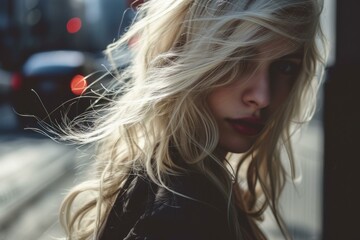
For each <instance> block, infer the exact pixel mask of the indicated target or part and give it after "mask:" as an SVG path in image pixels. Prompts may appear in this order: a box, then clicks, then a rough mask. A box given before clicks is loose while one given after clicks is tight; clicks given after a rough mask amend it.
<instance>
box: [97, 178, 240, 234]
mask: <svg viewBox="0 0 360 240" xmlns="http://www.w3.org/2000/svg"><path fill="white" fill-rule="evenodd" d="M124 189H126V190H124V191H122V192H120V193H119V195H118V197H117V199H116V202H115V204H114V206H113V208H112V210H111V212H110V214H109V216H108V219H107V222H106V225H105V228H104V230H103V233H102V236H101V238H100V239H101V240H120V239H126V240H195V239H196V240H212V239H213V240H228V239H229V240H230V239H231V240H232V239H234V237H232V236H231V230H230V228H229V225H228V220H227V214H226V213H227V204H226V201H225V200H224V199H223V198H222V195H221V194H220V192H219V190H218V189H216V188H215V187H214V186H213V185H212V184H211V183H210V181H209V180H208V179H207V178H206V177H204V176H201V175H200V174H189V175H186V176H177V177H172V179H171V189H173V190H174V191H176V192H178V193H181V194H183V195H186V196H189V197H192V198H194V199H196V200H193V199H189V198H187V197H184V196H180V195H178V194H175V193H173V192H171V191H169V190H167V189H165V188H163V187H159V186H157V185H156V184H154V183H153V182H151V181H150V180H149V179H148V178H145V177H141V176H130V177H129V178H128V180H127V182H126V184H125V187H124Z"/></svg>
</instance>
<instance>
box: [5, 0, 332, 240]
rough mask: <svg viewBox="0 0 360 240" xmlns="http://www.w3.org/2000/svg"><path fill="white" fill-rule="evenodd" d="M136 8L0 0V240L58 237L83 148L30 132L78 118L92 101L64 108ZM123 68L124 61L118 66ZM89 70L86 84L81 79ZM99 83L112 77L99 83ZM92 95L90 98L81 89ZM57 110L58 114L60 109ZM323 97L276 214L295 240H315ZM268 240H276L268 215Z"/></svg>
mask: <svg viewBox="0 0 360 240" xmlns="http://www.w3.org/2000/svg"><path fill="white" fill-rule="evenodd" d="M139 3H141V1H133V0H0V240H22V239H27V240H39V239H40V240H45V239H51V237H61V236H62V231H61V228H60V227H59V223H58V208H59V205H60V202H61V200H62V199H63V197H64V195H65V193H66V192H67V190H68V189H69V188H70V187H71V186H73V185H74V184H75V183H77V182H79V181H81V179H82V178H83V176H84V174H85V172H86V168H87V166H88V165H89V164H90V162H91V159H90V158H89V155H90V154H91V152H89V151H88V150H87V149H83V150H79V149H75V147H73V146H67V145H64V144H61V143H57V142H55V141H53V140H51V139H50V138H48V137H45V136H43V135H40V134H38V133H36V132H34V131H31V130H27V129H28V128H33V127H37V120H36V119H35V118H33V117H31V116H33V115H35V116H38V117H39V118H40V120H42V121H43V122H45V123H46V122H49V121H53V122H56V121H60V120H61V119H62V117H63V113H64V112H66V113H68V115H69V116H70V118H72V117H75V116H77V115H78V114H81V113H82V112H83V111H84V110H85V109H86V108H87V107H88V106H89V105H90V104H91V103H92V102H91V101H92V100H91V98H84V99H81V100H80V101H72V100H71V99H73V98H74V97H76V96H79V95H81V94H83V93H84V89H85V88H86V87H87V86H88V85H91V86H92V87H91V88H94V89H93V90H95V91H96V89H97V88H99V87H101V86H99V84H92V83H93V82H92V81H93V79H97V78H98V77H99V76H101V74H103V73H104V72H105V71H106V65H107V63H106V60H105V59H104V56H103V54H102V50H104V49H105V48H106V46H107V45H108V44H109V43H111V42H113V41H114V40H115V39H117V38H119V36H121V34H122V33H123V32H124V31H125V30H126V28H127V27H128V25H129V24H130V23H131V21H132V19H133V17H134V16H135V14H136V6H137V4H139ZM335 11H336V7H335V0H325V9H324V15H323V27H324V30H325V34H326V35H327V36H328V40H329V45H330V48H331V49H332V50H331V52H330V58H329V61H328V65H329V66H330V65H332V64H333V62H334V50H333V49H334V47H333V46H334V44H335V33H334V29H335ZM124 64H125V63H124ZM93 72H97V73H99V75H95V76H94V77H92V78H84V77H85V76H87V75H88V74H90V73H93ZM101 81H102V82H100V85H106V84H107V83H108V81H110V79H107V78H104V79H102V80H101ZM89 94H91V91H89ZM63 102H66V104H65V105H64V106H62V107H61V108H58V106H60V104H62V103H63ZM322 102H323V101H322V94H320V96H319V109H318V111H317V113H316V115H315V118H314V120H313V121H311V122H310V123H309V124H308V125H307V126H305V127H304V129H303V131H302V132H301V133H300V134H298V135H297V136H296V137H295V139H294V141H295V153H296V158H297V160H298V164H299V166H298V167H299V169H300V171H301V176H302V178H301V181H299V182H296V184H295V188H294V186H293V185H291V184H290V185H289V186H288V187H287V188H286V189H285V192H284V195H283V197H282V199H281V209H282V211H283V213H284V216H285V220H286V222H287V224H288V227H289V229H290V232H291V234H292V235H293V236H294V239H306V240H310V239H321V236H322V214H323V213H322V177H323V144H324V143H323V126H322V107H321V106H322ZM263 228H264V229H265V231H266V232H267V234H268V236H269V239H281V236H280V235H279V233H278V232H277V231H276V229H275V228H274V222H273V220H272V219H271V217H269V219H268V220H266V221H265V222H264V224H263Z"/></svg>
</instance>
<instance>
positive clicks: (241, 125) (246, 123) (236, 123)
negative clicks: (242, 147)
mask: <svg viewBox="0 0 360 240" xmlns="http://www.w3.org/2000/svg"><path fill="white" fill-rule="evenodd" d="M227 121H228V122H229V123H230V125H231V126H232V127H233V128H234V129H235V130H236V131H237V132H239V133H240V134H242V135H246V136H255V135H257V134H259V133H260V132H261V130H262V129H263V128H264V126H265V124H264V122H263V121H262V120H261V119H260V118H256V117H246V118H239V119H231V118H230V119H227Z"/></svg>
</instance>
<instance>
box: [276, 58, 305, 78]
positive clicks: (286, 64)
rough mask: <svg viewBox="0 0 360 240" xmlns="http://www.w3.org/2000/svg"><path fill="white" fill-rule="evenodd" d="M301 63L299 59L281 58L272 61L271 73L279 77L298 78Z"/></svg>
mask: <svg viewBox="0 0 360 240" xmlns="http://www.w3.org/2000/svg"><path fill="white" fill-rule="evenodd" d="M300 67H301V63H300V62H298V61H296V62H295V61H290V60H280V61H276V62H274V63H272V65H271V66H270V74H271V75H272V76H273V77H277V78H281V77H282V78H284V77H286V78H296V77H297V75H298V73H299V72H300Z"/></svg>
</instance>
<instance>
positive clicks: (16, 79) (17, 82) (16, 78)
mask: <svg viewBox="0 0 360 240" xmlns="http://www.w3.org/2000/svg"><path fill="white" fill-rule="evenodd" d="M11 87H12V89H13V90H19V89H20V87H21V76H20V74H19V73H14V75H13V76H12V78H11Z"/></svg>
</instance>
